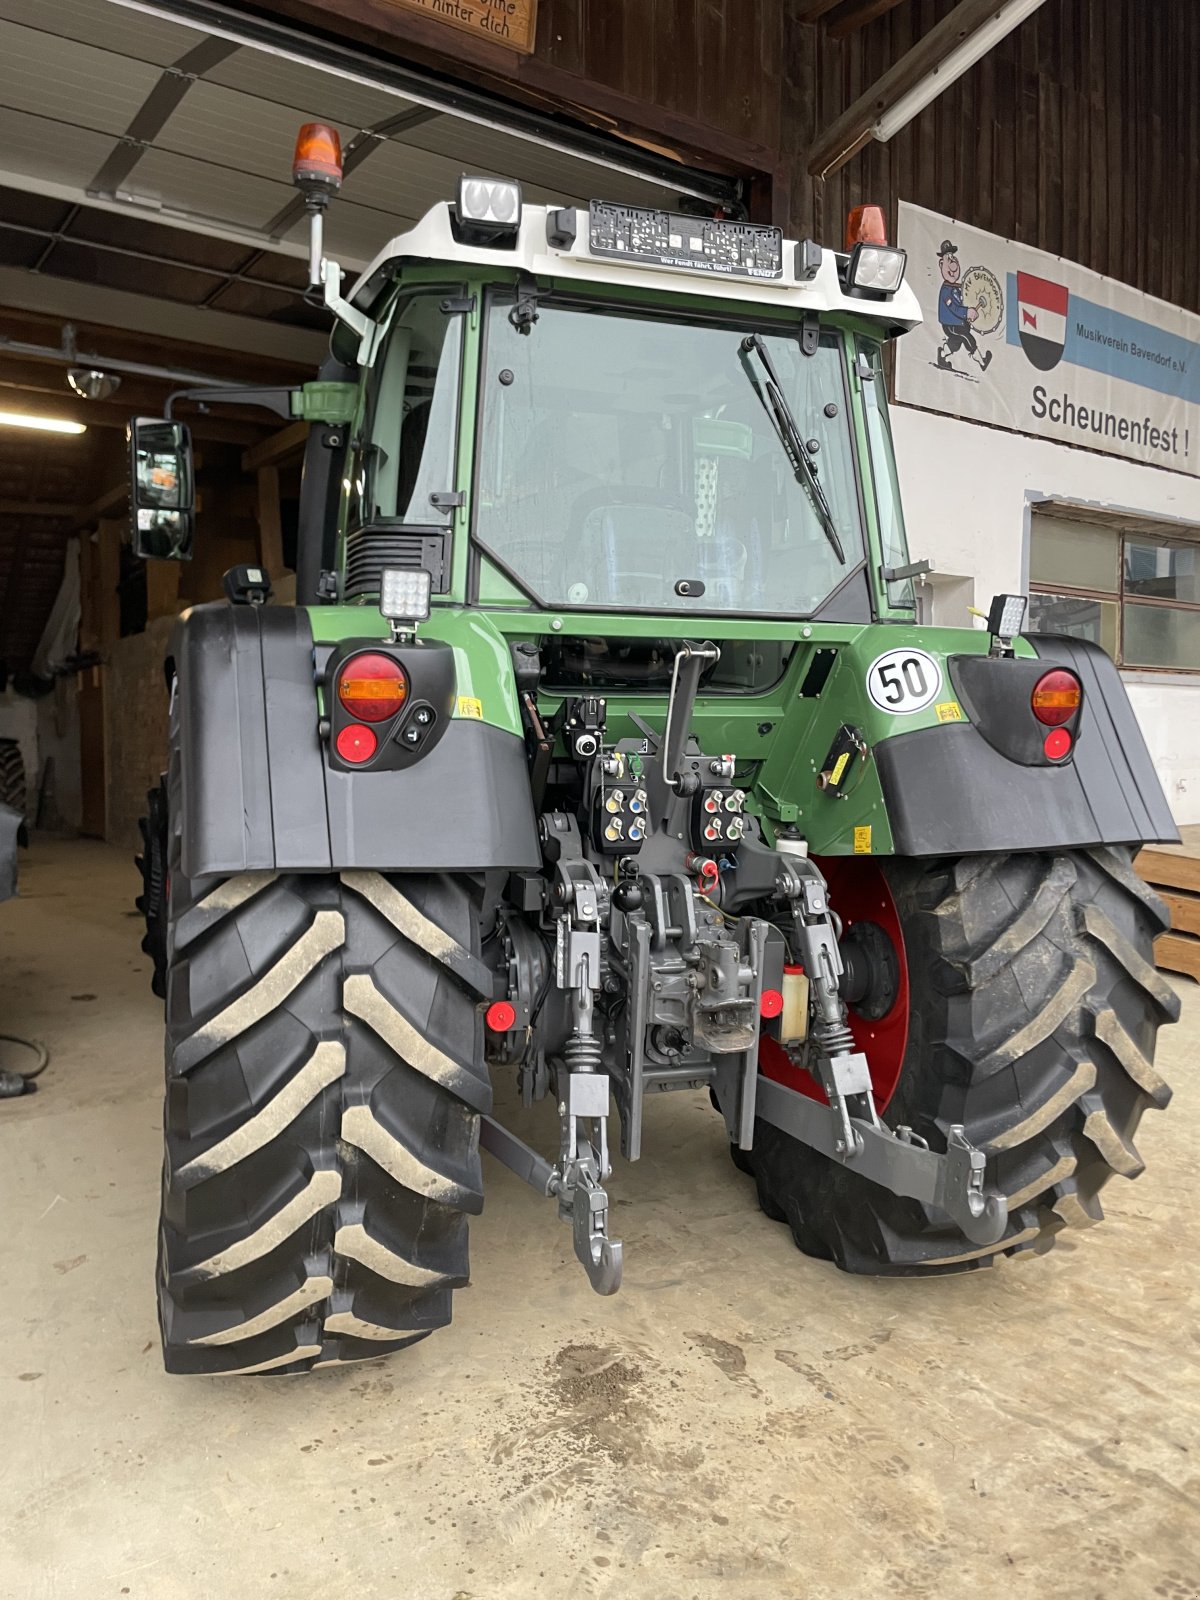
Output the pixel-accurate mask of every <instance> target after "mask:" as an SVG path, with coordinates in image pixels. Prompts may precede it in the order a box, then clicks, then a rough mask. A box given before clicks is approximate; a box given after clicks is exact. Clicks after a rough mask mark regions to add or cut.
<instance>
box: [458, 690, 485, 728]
mask: <svg viewBox="0 0 1200 1600" xmlns="http://www.w3.org/2000/svg"><path fill="white" fill-rule="evenodd" d="M458 714H459V716H460V717H474V719H475V721H476V722H482V721H483V701H482V700H476V698H475V696H474V695H473V694H460V695H459V697H458Z"/></svg>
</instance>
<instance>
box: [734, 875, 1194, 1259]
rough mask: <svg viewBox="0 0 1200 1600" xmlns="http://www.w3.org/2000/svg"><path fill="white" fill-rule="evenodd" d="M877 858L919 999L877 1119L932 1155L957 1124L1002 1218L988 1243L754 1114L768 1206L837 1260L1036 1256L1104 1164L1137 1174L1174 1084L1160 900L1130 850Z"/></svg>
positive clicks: (1092, 1206)
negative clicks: (1142, 1125) (1159, 1059)
mask: <svg viewBox="0 0 1200 1600" xmlns="http://www.w3.org/2000/svg"><path fill="white" fill-rule="evenodd" d="M881 865H882V866H883V869H884V873H885V876H886V878H887V880H888V884H889V886H890V888H891V892H892V896H893V899H894V902H895V906H896V910H897V913H898V915H899V920H900V926H901V929H902V932H903V938H904V947H905V955H906V958H907V963H908V977H909V983H910V986H911V996H912V1004H911V1013H910V1014H911V1018H912V1021H911V1025H910V1029H909V1038H908V1044H907V1048H906V1050H905V1055H904V1065H903V1068H902V1071H901V1075H900V1080H899V1083H898V1086H897V1088H896V1092H895V1094H894V1096H893V1098H892V1099H891V1101H890V1103H889V1104H888V1106H887V1110H886V1113H885V1121H886V1122H887V1123H888V1124H889V1125H890V1126H892V1127H896V1126H900V1125H902V1124H907V1125H908V1126H910V1127H912V1128H913V1129H914V1130H915V1131H916V1132H917V1133H919V1134H921V1135H922V1136H923V1137H924V1138H926V1139H927V1140H928V1141H929V1144H930V1145H931V1147H933V1148H934V1149H938V1150H944V1149H945V1148H946V1134H947V1130H948V1128H949V1127H950V1125H951V1124H952V1123H962V1124H963V1125H964V1126H965V1129H966V1135H967V1138H968V1139H969V1140H970V1141H971V1142H972V1143H973V1144H975V1145H977V1146H978V1147H980V1148H981V1149H983V1150H984V1151H985V1152H986V1153H987V1156H988V1163H987V1182H988V1183H989V1184H990V1185H994V1186H996V1187H997V1188H999V1189H1000V1190H1001V1191H1002V1192H1003V1193H1004V1194H1005V1195H1007V1196H1008V1202H1009V1222H1008V1230H1007V1232H1006V1234H1005V1236H1004V1238H1003V1239H1002V1240H1001V1241H1000V1242H999V1243H998V1244H997V1245H994V1246H990V1247H988V1248H987V1249H982V1250H981V1249H980V1248H979V1247H978V1246H977V1245H973V1244H972V1243H971V1242H970V1241H969V1240H968V1239H966V1238H965V1237H964V1236H963V1235H962V1234H961V1233H960V1232H959V1230H958V1229H956V1228H955V1227H953V1226H952V1225H951V1224H950V1223H949V1222H948V1221H947V1219H946V1218H945V1217H944V1216H943V1215H942V1214H941V1213H940V1212H936V1211H934V1210H933V1209H932V1208H931V1207H926V1206H924V1205H922V1204H921V1203H920V1202H918V1201H915V1200H909V1199H904V1198H902V1197H900V1196H898V1195H893V1194H891V1193H890V1192H889V1191H887V1190H886V1189H883V1188H880V1187H879V1186H878V1185H877V1184H873V1183H870V1182H868V1181H867V1180H866V1179H865V1178H862V1177H860V1176H859V1175H858V1174H856V1173H854V1172H853V1171H852V1170H851V1169H848V1168H846V1167H843V1166H842V1165H841V1164H840V1163H837V1162H834V1161H832V1160H830V1159H828V1158H827V1157H824V1156H821V1155H819V1154H817V1152H815V1151H813V1150H811V1149H809V1148H808V1147H806V1146H804V1145H801V1144H800V1143H798V1141H796V1140H794V1139H792V1138H791V1137H790V1136H789V1135H787V1134H785V1133H783V1132H781V1131H780V1130H779V1129H777V1128H774V1127H772V1126H770V1125H769V1124H767V1123H764V1122H759V1123H757V1125H756V1128H755V1135H754V1148H753V1150H752V1151H751V1152H750V1158H751V1167H752V1169H753V1177H754V1180H755V1183H756V1186H757V1189H758V1195H759V1201H760V1204H761V1205H762V1207H763V1209H764V1211H766V1212H767V1213H768V1215H773V1216H776V1217H779V1218H781V1219H784V1220H786V1221H787V1222H788V1224H789V1225H790V1227H791V1230H792V1234H793V1237H794V1238H795V1241H796V1243H797V1245H798V1246H799V1247H800V1249H801V1250H803V1251H805V1253H806V1254H808V1255H813V1256H818V1257H823V1258H825V1259H828V1260H832V1261H834V1262H836V1264H837V1265H838V1266H839V1267H841V1268H843V1270H845V1271H847V1272H861V1273H883V1274H896V1275H904V1274H924V1273H930V1274H932V1273H943V1272H953V1271H959V1270H966V1269H972V1268H975V1267H980V1266H986V1265H988V1264H990V1262H991V1261H992V1260H993V1259H994V1258H995V1256H997V1255H999V1254H1005V1255H1011V1254H1014V1253H1015V1252H1017V1251H1021V1250H1031V1249H1032V1250H1036V1251H1039V1252H1040V1251H1044V1250H1046V1249H1048V1248H1049V1247H1050V1245H1051V1244H1052V1243H1053V1239H1054V1235H1055V1234H1056V1233H1057V1232H1058V1231H1059V1230H1060V1229H1061V1228H1063V1227H1064V1226H1067V1225H1071V1226H1078V1227H1088V1226H1090V1225H1091V1224H1093V1223H1095V1222H1098V1221H1099V1220H1100V1219H1101V1217H1102V1216H1103V1212H1102V1210H1101V1206H1100V1198H1099V1197H1100V1191H1101V1189H1102V1188H1103V1187H1104V1185H1105V1184H1106V1183H1107V1182H1108V1181H1109V1179H1110V1178H1112V1177H1113V1176H1114V1175H1119V1176H1121V1177H1126V1178H1134V1177H1137V1175H1138V1174H1139V1173H1140V1172H1141V1171H1142V1158H1141V1156H1140V1155H1139V1154H1138V1151H1137V1149H1136V1147H1135V1145H1134V1142H1133V1140H1134V1134H1135V1133H1136V1131H1137V1127H1138V1124H1139V1122H1140V1121H1141V1117H1142V1113H1143V1111H1145V1110H1146V1109H1147V1107H1150V1106H1154V1107H1157V1108H1160V1109H1161V1108H1162V1107H1164V1106H1165V1105H1166V1104H1167V1102H1168V1100H1169V1099H1170V1094H1171V1091H1170V1089H1169V1088H1168V1087H1167V1085H1166V1083H1165V1082H1164V1081H1163V1079H1162V1077H1161V1076H1160V1075H1159V1073H1158V1072H1157V1071H1156V1070H1155V1067H1154V1065H1153V1058H1154V1043H1155V1035H1156V1033H1157V1031H1158V1028H1159V1026H1160V1025H1161V1024H1162V1023H1164V1022H1173V1021H1175V1019H1176V1018H1177V1017H1178V1015H1179V1000H1178V997H1177V996H1176V994H1175V992H1174V990H1173V989H1172V988H1171V987H1170V985H1169V984H1168V983H1167V982H1166V981H1165V980H1164V979H1163V978H1162V977H1161V976H1160V974H1159V973H1158V972H1157V971H1156V970H1155V967H1154V957H1153V940H1154V936H1155V935H1156V934H1158V933H1160V932H1162V930H1163V929H1164V928H1165V927H1167V926H1168V917H1167V913H1166V908H1165V907H1164V905H1163V903H1162V901H1161V900H1160V899H1159V898H1158V896H1157V895H1155V894H1154V893H1153V891H1152V890H1150V889H1148V888H1147V887H1146V886H1145V884H1143V883H1142V882H1141V880H1140V879H1139V878H1138V877H1137V876H1136V874H1135V873H1134V871H1133V869H1132V866H1131V854H1130V851H1129V850H1128V849H1125V848H1106V849H1099V850H1091V851H1078V852H1072V853H1070V854H1062V855H1045V854H1029V855H1012V856H962V857H958V858H957V859H951V860H946V859H939V860H931V861H913V860H895V861H890V862H887V863H881ZM835 909H836V905H835Z"/></svg>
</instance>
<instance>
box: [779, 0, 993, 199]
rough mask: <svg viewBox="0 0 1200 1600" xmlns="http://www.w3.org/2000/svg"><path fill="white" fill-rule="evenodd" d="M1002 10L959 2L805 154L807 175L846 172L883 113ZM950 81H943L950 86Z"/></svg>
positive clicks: (978, 1)
mask: <svg viewBox="0 0 1200 1600" xmlns="http://www.w3.org/2000/svg"><path fill="white" fill-rule="evenodd" d="M1000 10H1003V0H959V4H958V5H957V6H955V8H954V10H953V11H951V12H949V13H948V15H946V16H944V17H943V18H942V20H941V21H940V22H936V23H934V25H933V27H932V28H930V30H929V32H928V33H927V34H925V35H924V36H923V37H922V38H920V39H918V40H917V42H916V44H915V45H913V47H912V49H911V50H909V51H908V52H907V54H905V55H903V56H901V57H900V59H899V61H896V62H894V63H893V64H892V65H891V66H890V67H889V68H888V70H887V71H886V72H885V73H884V74H883V76H882V77H880V78H877V79H876V81H875V82H874V83H873V84H872V85H871V87H870V88H869V89H868V90H867V91H866V93H865V94H862V95H860V96H859V98H858V99H857V100H856V101H855V102H854V104H853V105H851V106H847V108H846V110H845V111H843V112H842V114H841V116H840V117H836V118H835V119H834V121H833V122H831V123H830V125H829V127H828V128H827V129H826V130H825V132H824V133H823V134H822V135H821V137H820V138H819V139H818V140H817V142H816V144H814V145H813V147H812V149H811V150H810V151H809V155H808V170H809V174H810V175H811V176H812V177H814V178H827V177H828V176H829V174H830V173H831V172H836V171H837V170H838V168H839V167H842V166H845V164H846V162H847V161H849V160H850V158H851V156H855V155H857V154H858V152H859V151H860V150H861V149H862V148H863V146H864V145H867V144H869V143H870V140H871V129H872V128H873V127H874V125H875V123H876V122H878V120H879V118H880V117H881V116H882V115H883V114H884V112H885V111H888V110H890V109H891V107H892V106H894V105H895V104H896V102H897V101H898V100H900V99H901V98H902V97H903V96H904V95H906V94H907V93H908V92H909V90H910V89H915V88H916V86H917V85H918V84H919V83H922V82H923V81H924V80H925V79H926V78H927V77H928V76H929V74H930V73H931V72H935V71H936V70H937V68H938V67H940V66H941V65H942V63H943V62H944V61H945V60H946V57H947V56H948V55H950V53H951V52H952V51H953V50H955V49H957V47H958V46H959V45H960V44H962V43H964V41H965V40H967V39H969V38H970V37H971V35H972V34H974V33H976V32H978V30H979V29H980V28H981V27H982V26H983V25H984V23H986V22H989V21H990V20H991V19H992V18H993V17H994V16H995V15H996V13H997V11H1000ZM952 81H953V79H949V80H947V82H948V83H949V82H952Z"/></svg>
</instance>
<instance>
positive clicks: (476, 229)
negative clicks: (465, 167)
mask: <svg viewBox="0 0 1200 1600" xmlns="http://www.w3.org/2000/svg"><path fill="white" fill-rule="evenodd" d="M455 221H456V227H455V233H456V234H457V236H458V237H459V239H461V240H462V242H463V243H464V244H515V242H516V238H517V234H518V233H519V232H520V228H521V185H520V184H519V183H516V182H514V181H513V180H512V179H511V178H476V177H471V176H470V175H468V174H466V173H464V174H463V176H462V177H461V178H460V179H459V180H458V204H457V206H456V208H455Z"/></svg>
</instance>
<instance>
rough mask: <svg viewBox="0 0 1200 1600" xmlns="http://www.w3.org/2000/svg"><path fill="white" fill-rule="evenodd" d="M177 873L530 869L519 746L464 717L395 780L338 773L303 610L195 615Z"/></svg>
mask: <svg viewBox="0 0 1200 1600" xmlns="http://www.w3.org/2000/svg"><path fill="white" fill-rule="evenodd" d="M171 655H172V658H173V659H174V662H175V671H176V683H175V693H176V694H177V696H178V711H179V739H180V752H179V753H180V776H181V806H182V841H181V842H182V866H183V870H184V872H185V873H186V874H187V876H188V877H191V878H197V877H202V876H204V875H205V874H208V873H230V872H244V871H255V870H263V869H265V870H271V871H289V870H293V871H325V872H328V871H334V872H336V871H340V870H342V869H343V868H349V867H373V868H376V869H378V870H381V871H387V870H397V871H403V870H414V871H425V872H433V871H455V872H472V871H483V870H486V869H489V868H495V867H500V868H506V869H508V870H510V871H515V870H529V869H533V868H536V867H537V866H538V864H539V861H540V854H539V850H538V842H537V828H536V824H535V820H534V815H533V803H532V800H531V798H530V792H529V775H528V767H527V764H526V757H525V748H524V744H523V741H522V740H521V739H520V738H519V737H518V736H516V735H514V734H512V733H510V732H507V731H506V730H504V729H502V728H498V727H495V726H493V725H492V724H491V723H487V722H484V721H482V720H478V719H475V718H471V717H464V718H459V717H452V718H451V719H450V723H449V726H448V727H447V729H446V731H445V734H444V736H443V737H442V738H441V739H440V740H439V741H438V742H437V744H436V745H435V746H434V747H432V748H431V749H430V750H429V752H428V754H427V755H425V756H424V757H423V758H422V759H421V760H419V761H416V762H414V763H412V764H411V765H409V766H407V767H406V768H405V769H404V770H402V771H370V772H349V771H335V770H334V769H333V767H332V766H331V764H330V763H329V761H328V760H327V757H326V747H325V744H324V742H323V740H322V739H321V737H320V734H319V732H318V725H319V721H320V708H319V704H318V696H317V682H316V675H315V667H314V650H313V637H312V628H311V625H310V622H309V616H308V613H307V612H306V611H304V610H303V609H295V608H292V607H287V606H278V607H276V606H231V605H227V604H225V603H224V602H220V603H216V604H213V605H202V606H196V607H194V608H193V609H192V610H191V611H189V612H187V613H186V614H185V615H184V616H183V617H182V618H181V619H180V622H179V624H178V626H177V627H176V629H175V633H174V636H173V639H172V648H171Z"/></svg>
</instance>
